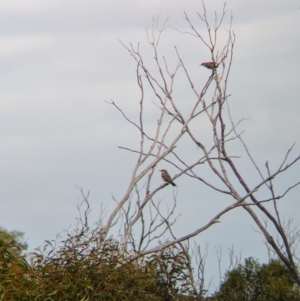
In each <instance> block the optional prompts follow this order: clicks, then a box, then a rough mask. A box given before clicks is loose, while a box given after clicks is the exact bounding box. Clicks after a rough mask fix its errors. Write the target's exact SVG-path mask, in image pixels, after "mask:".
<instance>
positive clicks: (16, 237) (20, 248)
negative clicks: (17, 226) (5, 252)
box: [0, 227, 28, 256]
mask: <svg viewBox="0 0 300 301" xmlns="http://www.w3.org/2000/svg"><path fill="white" fill-rule="evenodd" d="M0 242H1V243H6V244H10V243H12V242H14V243H12V244H11V248H10V252H11V253H12V254H13V255H15V256H20V255H21V254H22V253H24V251H26V250H27V247H28V246H27V243H26V242H25V241H24V233H23V232H20V231H15V230H14V231H8V230H7V229H5V228H3V227H0Z"/></svg>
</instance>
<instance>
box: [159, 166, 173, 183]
mask: <svg viewBox="0 0 300 301" xmlns="http://www.w3.org/2000/svg"><path fill="white" fill-rule="evenodd" d="M160 172H161V177H162V179H163V180H164V181H165V182H167V183H170V184H171V185H173V186H176V184H175V183H174V182H172V179H171V177H170V175H169V173H168V172H167V170H166V169H161V170H160Z"/></svg>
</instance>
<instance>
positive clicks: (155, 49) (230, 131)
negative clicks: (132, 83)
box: [104, 4, 300, 284]
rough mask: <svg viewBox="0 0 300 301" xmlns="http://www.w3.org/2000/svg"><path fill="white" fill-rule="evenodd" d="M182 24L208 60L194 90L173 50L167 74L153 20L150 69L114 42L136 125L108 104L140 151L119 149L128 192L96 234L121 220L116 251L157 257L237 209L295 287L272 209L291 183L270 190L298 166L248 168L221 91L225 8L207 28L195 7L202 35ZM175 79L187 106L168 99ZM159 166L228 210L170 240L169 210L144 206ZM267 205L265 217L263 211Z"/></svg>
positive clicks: (229, 45) (225, 66) (134, 51)
mask: <svg viewBox="0 0 300 301" xmlns="http://www.w3.org/2000/svg"><path fill="white" fill-rule="evenodd" d="M183 17H184V19H185V20H186V22H187V25H188V28H189V29H188V30H187V31H186V32H179V33H178V34H179V35H182V34H189V35H191V36H192V37H193V39H194V40H195V41H197V43H199V42H200V43H201V44H202V46H204V47H206V49H207V50H208V53H209V55H210V61H208V62H205V63H202V62H201V61H199V62H195V63H196V64H198V65H199V64H200V63H202V66H204V67H206V68H208V69H209V70H208V72H209V76H208V78H207V80H206V82H205V83H204V84H203V86H202V87H201V88H198V82H197V79H195V78H193V76H192V75H191V73H190V72H189V70H188V67H187V66H186V64H185V61H184V58H183V57H182V56H181V51H180V49H179V48H178V47H176V46H175V48H174V53H175V54H176V57H177V64H176V65H175V67H173V69H172V70H171V67H170V64H169V63H168V59H167V58H166V57H163V56H161V54H160V41H161V38H162V36H163V33H164V31H165V30H166V28H167V21H166V22H165V23H164V24H163V25H162V26H160V22H159V18H158V17H155V18H153V24H152V29H151V30H150V31H149V32H147V37H148V42H149V46H150V47H151V49H152V56H153V58H154V60H153V61H152V62H150V63H149V62H148V60H147V58H145V57H144V56H143V55H142V53H141V51H140V46H139V44H138V45H136V46H134V45H132V44H129V45H126V44H124V43H122V42H121V43H122V45H123V46H124V47H125V48H126V49H127V51H128V52H129V54H130V56H131V57H132V58H133V59H134V61H135V63H136V80H137V85H138V87H139V90H140V99H139V101H138V102H137V104H138V105H139V113H138V118H137V121H135V120H132V119H130V118H129V117H128V116H127V115H126V112H125V110H124V109H123V108H121V107H120V106H119V105H118V104H117V103H116V102H115V101H113V100H111V101H110V102H109V103H110V104H111V105H112V106H113V107H114V108H116V109H117V110H118V111H119V112H120V113H121V115H122V116H123V117H124V118H125V120H126V121H127V122H129V123H130V124H132V126H133V127H135V129H136V130H137V133H138V135H139V137H140V138H139V139H140V143H139V148H137V149H135V148H133V147H130V146H119V148H120V149H122V150H125V151H130V152H132V153H133V154H135V155H136V157H137V160H136V164H135V166H134V167H133V170H132V174H131V179H130V181H129V185H128V188H127V190H126V192H125V193H124V196H123V197H122V198H121V199H120V200H118V201H117V205H116V207H115V209H114V210H113V212H111V214H110V216H109V217H108V219H107V221H106V225H105V231H104V233H106V235H107V234H108V233H109V231H110V229H111V227H112V225H113V224H114V222H115V220H116V219H117V218H118V217H119V216H120V215H122V216H123V221H124V223H123V233H122V245H123V250H124V251H126V252H129V253H130V254H131V256H132V258H136V257H138V256H141V255H145V254H149V253H153V252H157V251H161V250H162V249H164V248H167V247H169V246H172V245H174V244H177V243H180V242H183V241H186V240H188V239H190V238H192V237H194V236H196V235H199V234H200V233H201V232H203V231H206V230H208V229H209V228H210V227H211V226H212V225H214V224H216V223H217V222H218V221H219V220H220V218H221V217H222V216H223V215H224V214H226V213H227V212H229V211H230V210H234V209H235V208H240V207H242V208H244V210H246V211H247V213H248V214H249V215H250V217H251V218H252V219H253V221H254V222H255V224H256V225H257V226H258V229H259V231H260V232H261V233H262V234H263V235H264V237H265V238H266V240H267V242H268V244H269V245H270V246H271V248H272V249H273V250H274V251H275V252H276V254H277V255H278V257H279V258H280V259H281V260H282V261H283V262H284V264H285V265H286V266H287V267H288V268H289V270H290V271H291V273H292V274H293V276H294V277H295V279H296V280H297V282H298V283H299V284H300V278H299V274H298V271H297V265H296V263H295V254H294V253H293V250H292V249H291V241H290V240H289V235H288V234H287V233H286V231H285V229H284V226H283V225H282V222H281V218H280V212H279V210H278V207H277V203H278V201H279V200H280V199H282V198H283V197H284V196H285V195H286V194H287V193H288V192H289V191H290V190H291V189H293V188H294V187H296V186H297V185H298V184H299V182H297V181H296V182H295V183H292V184H291V185H290V187H287V188H286V189H285V190H284V191H282V192H281V193H280V194H277V195H276V194H275V192H274V186H273V181H274V179H275V178H279V177H281V176H283V175H284V174H285V173H286V172H287V171H288V169H289V168H290V167H291V166H292V165H294V164H295V163H297V162H298V160H299V158H300V157H299V156H298V157H296V158H293V159H289V156H290V153H291V150H292V148H290V149H289V150H288V151H287V153H286V154H285V155H284V157H283V160H282V162H279V163H278V166H277V167H276V168H275V169H273V170H271V168H270V167H269V164H268V162H267V163H266V165H265V168H266V169H265V171H262V168H261V167H259V166H258V165H257V164H256V163H255V161H254V158H253V157H252V156H251V154H250V152H249V150H248V148H247V145H246V143H245V142H244V141H243V138H242V133H241V132H240V131H239V129H238V125H239V124H240V122H241V121H242V120H239V121H238V122H234V120H233V118H232V117H231V114H230V97H229V96H230V95H229V93H228V91H227V83H228V79H229V75H230V69H231V64H232V60H233V49H234V44H235V35H234V32H233V30H232V27H231V24H232V17H230V18H229V22H228V28H227V29H226V30H225V31H224V28H223V27H222V26H223V25H222V24H223V23H224V22H225V17H226V7H225V6H224V7H223V11H222V13H221V16H220V18H218V16H217V14H215V19H214V22H213V24H212V25H211V24H210V22H209V21H208V17H207V13H206V8H205V5H204V4H203V12H202V13H201V14H200V13H198V17H199V19H200V20H201V22H202V24H204V25H205V29H206V30H203V28H202V29H197V27H196V26H195V25H194V24H193V22H192V21H191V20H190V18H189V16H188V15H187V14H186V13H184V15H183ZM220 35H222V40H224V35H226V36H227V39H226V42H225V43H224V44H223V45H219V40H218V38H219V36H220ZM195 37H196V38H197V39H198V40H196V39H195ZM199 68H200V67H199ZM179 74H180V76H184V77H185V80H186V82H187V85H188V86H189V87H190V89H191V92H192V94H193V99H192V100H190V99H189V102H187V100H185V99H182V96H180V95H178V93H176V91H175V90H176V89H175V87H176V81H175V79H176V78H177V77H178V76H179ZM187 103H188V104H187ZM150 105H152V106H153V107H154V108H155V109H156V116H155V117H153V118H155V119H153V122H152V124H151V125H150V126H149V123H146V122H145V120H146V118H148V116H147V111H146V110H145V109H144V108H145V106H150ZM155 121H156V124H155ZM204 124H205V126H206V134H207V135H208V134H209V137H208V138H207V135H206V137H205V138H204V137H202V136H201V135H199V128H201V125H204ZM187 141H188V143H189V145H194V146H195V152H197V156H195V158H196V159H195V160H194V161H193V162H191V158H187V157H186V156H185V152H184V151H182V149H184V146H185V144H186V143H187ZM232 143H240V144H241V145H242V146H243V147H244V149H245V153H246V154H247V155H246V156H244V157H240V156H237V154H233V153H232V151H230V145H231V144H232ZM240 160H245V161H247V162H248V163H250V164H251V165H252V167H253V166H254V168H255V169H256V171H257V178H256V183H255V185H253V184H252V183H248V182H247V180H246V178H245V176H244V175H243V171H241V170H240V169H239V167H238V165H237V162H240ZM162 161H163V162H164V164H165V165H168V164H169V165H172V166H173V168H175V169H176V170H177V173H176V176H175V177H174V178H173V179H172V180H173V181H174V180H175V182H176V179H177V178H179V177H181V176H185V177H190V179H191V181H194V182H193V183H194V185H199V184H200V183H201V185H203V184H204V185H206V186H207V187H209V188H210V189H212V190H215V191H217V192H218V193H220V194H222V195H225V196H227V197H230V198H231V200H232V203H231V204H230V205H229V206H224V208H222V209H221V210H219V211H218V212H216V213H215V215H214V216H211V217H210V218H209V221H208V222H206V223H204V224H199V225H198V226H197V228H196V229H195V230H194V231H192V232H190V233H186V235H184V236H182V237H176V236H175V235H174V233H173V232H172V223H174V222H175V220H176V218H173V219H172V216H173V213H174V208H175V207H173V208H172V209H170V211H169V212H168V214H167V216H163V214H162V213H161V212H160V209H159V206H156V205H154V202H152V201H153V198H154V196H155V195H156V194H157V192H158V191H160V190H161V189H163V188H164V187H165V186H166V185H168V183H165V184H162V185H160V186H158V187H152V186H151V183H152V178H153V176H154V175H155V176H156V169H157V165H158V164H159V163H160V162H162ZM204 165H205V166H207V168H209V170H210V172H211V174H212V175H213V176H214V179H215V180H211V179H210V178H206V177H205V175H204V174H203V173H201V172H199V170H200V171H201V167H202V166H204ZM154 172H155V173H154ZM175 189H176V188H175ZM261 190H267V191H269V195H270V196H269V197H268V198H265V199H261V198H260V197H259V194H258V192H259V191H261ZM175 191H176V190H175ZM174 200H175V204H176V194H174ZM271 203H272V204H273V210H272V209H270V204H271ZM149 212H150V214H149ZM260 213H262V214H260ZM171 219H172V220H171ZM265 220H267V221H268V223H267V224H272V225H273V227H274V229H275V234H277V235H278V239H279V240H278V239H277V240H275V239H274V238H273V236H272V235H274V231H273V230H272V229H271V230H270V229H269V228H268V227H267V224H266V223H265V222H264V221H265ZM135 228H139V229H140V231H139V239H137V238H136V237H134V229H135ZM166 232H169V233H170V239H169V240H168V241H167V242H165V243H163V244H159V243H158V239H159V238H160V237H161V236H162V234H164V233H166ZM155 242H156V243H155ZM150 243H151V244H150Z"/></svg>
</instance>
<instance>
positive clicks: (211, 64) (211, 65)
mask: <svg viewBox="0 0 300 301" xmlns="http://www.w3.org/2000/svg"><path fill="white" fill-rule="evenodd" d="M200 66H204V67H206V68H207V69H211V70H215V69H217V68H218V66H219V65H218V64H216V63H215V62H204V63H202V64H200Z"/></svg>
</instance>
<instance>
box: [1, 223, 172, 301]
mask: <svg viewBox="0 0 300 301" xmlns="http://www.w3.org/2000/svg"><path fill="white" fill-rule="evenodd" d="M102 237H103V230H102V229H101V227H98V226H95V227H94V228H93V229H90V228H89V227H87V226H86V225H83V226H82V227H79V228H78V229H75V230H74V231H73V232H72V233H69V232H65V233H63V234H62V235H61V236H59V237H58V238H57V239H56V241H46V242H45V244H44V246H43V247H42V248H39V249H37V250H35V252H33V253H30V254H29V259H30V261H29V263H27V262H26V260H25V258H24V257H23V256H21V255H18V256H17V255H16V254H17V253H14V252H11V250H14V249H16V250H19V246H18V243H17V242H16V241H15V240H13V241H11V242H4V241H3V240H2V241H0V300H8V301H10V300H24V301H25V300H36V301H39V300H43V301H44V300H48V301H50V300H64V301H68V300H72V301H76V300H78V301H79V300H80V301H83V300H86V301H93V300H111V301H113V300H131V301H135V300H136V301H140V300H150V301H152V300H153V301H161V300H164V301H167V300H173V299H172V298H171V297H170V296H171V295H170V293H169V292H171V291H175V290H172V288H169V287H168V286H166V285H165V283H164V282H162V277H161V276H160V275H161V274H159V273H158V262H156V261H153V260H152V261H151V262H150V261H146V260H145V259H144V258H140V259H138V260H135V261H130V260H129V257H128V255H127V257H126V256H124V255H121V254H124V252H121V249H120V245H119V243H118V241H117V240H115V239H113V238H109V239H106V240H105V241H104V240H103V239H102ZM125 254H126V253H125Z"/></svg>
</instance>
